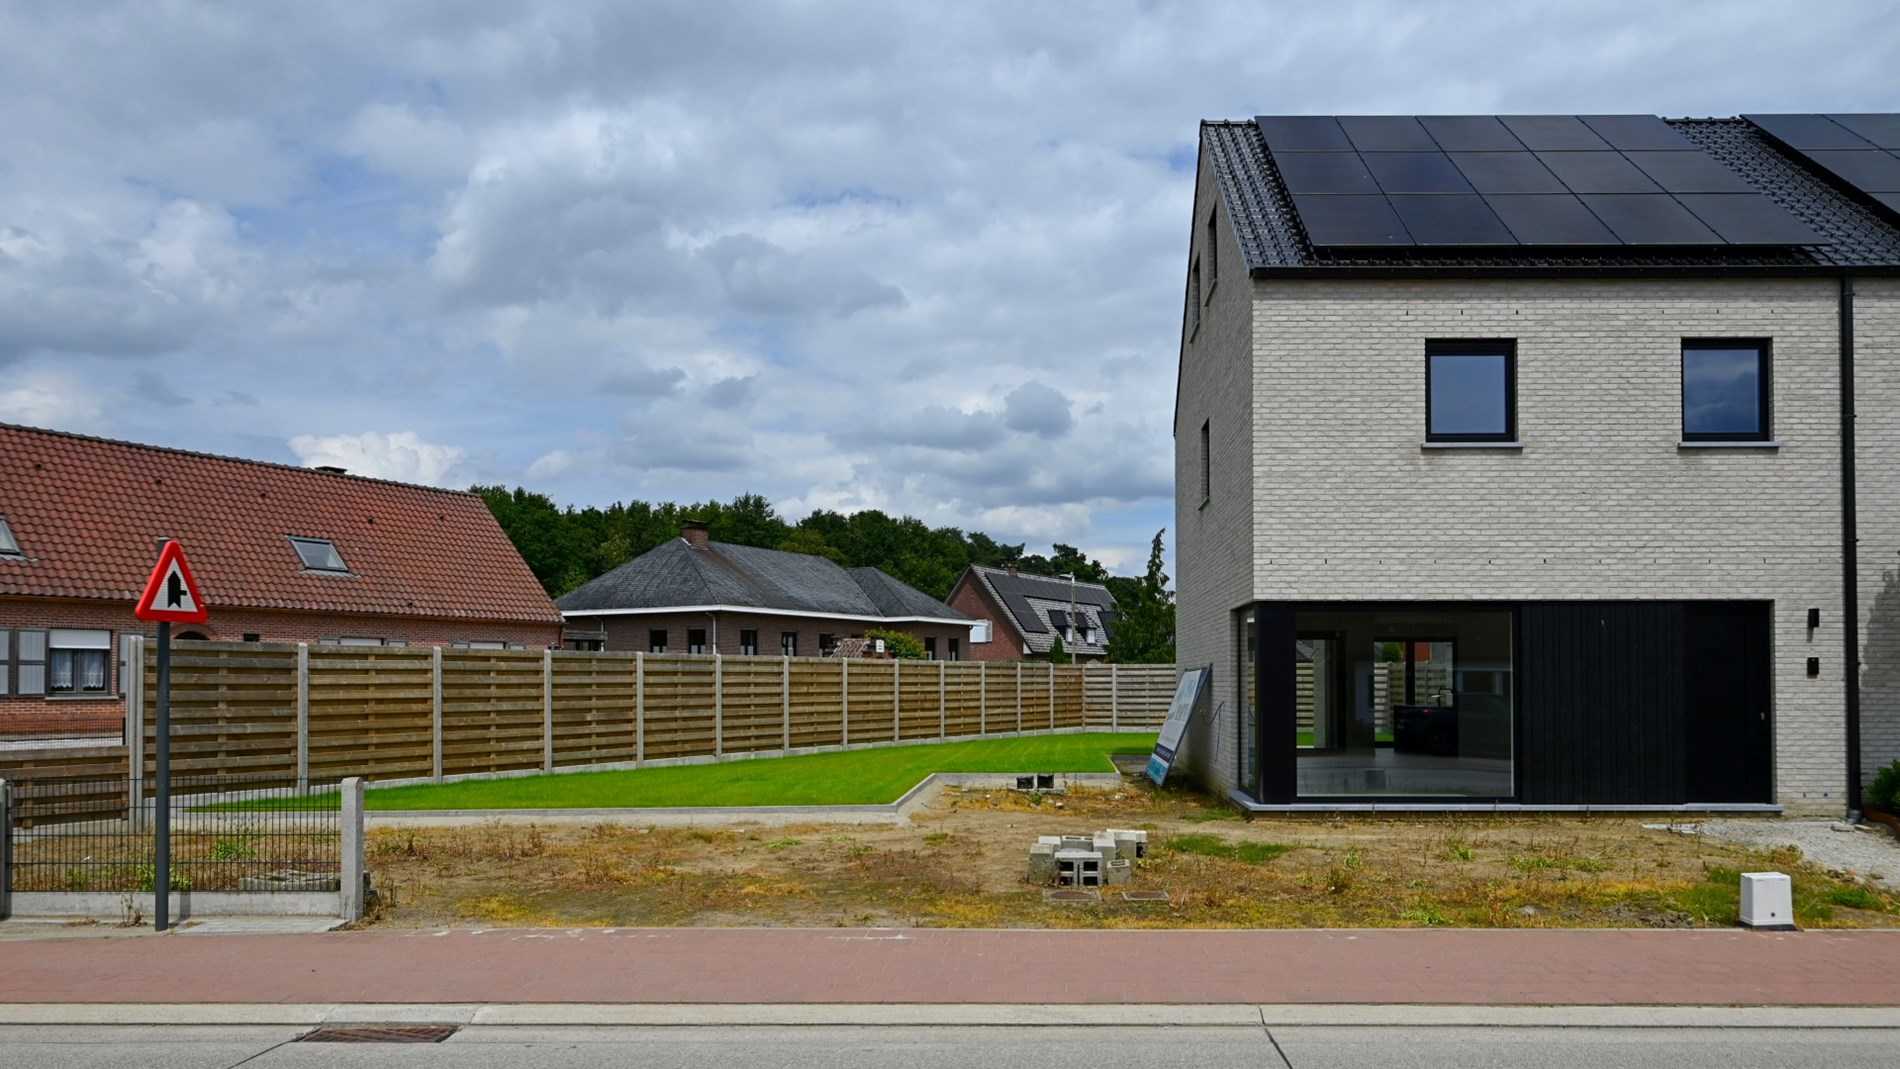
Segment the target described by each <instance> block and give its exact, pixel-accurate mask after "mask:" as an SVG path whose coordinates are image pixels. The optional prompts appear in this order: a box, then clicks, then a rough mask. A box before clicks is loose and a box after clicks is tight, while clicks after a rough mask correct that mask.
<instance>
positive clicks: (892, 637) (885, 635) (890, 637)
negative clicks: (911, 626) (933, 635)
mask: <svg viewBox="0 0 1900 1069" xmlns="http://www.w3.org/2000/svg"><path fill="white" fill-rule="evenodd" d="M864 637H865V638H867V639H871V640H873V641H875V640H877V639H880V638H881V639H883V640H884V651H885V652H886V653H889V654H890V655H891V656H892V657H895V658H896V659H898V660H900V661H921V660H923V659H924V643H923V640H922V639H920V638H918V637H917V636H916V635H913V634H909V633H907V632H904V631H887V630H885V629H884V628H881V627H873V628H869V629H867V630H866V631H865V632H864Z"/></svg>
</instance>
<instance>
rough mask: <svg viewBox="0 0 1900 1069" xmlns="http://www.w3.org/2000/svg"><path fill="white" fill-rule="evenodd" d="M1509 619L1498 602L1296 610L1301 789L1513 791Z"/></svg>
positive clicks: (1309, 792) (1347, 792)
mask: <svg viewBox="0 0 1900 1069" xmlns="http://www.w3.org/2000/svg"><path fill="white" fill-rule="evenodd" d="M1512 623H1513V619H1512V614H1511V613H1510V612H1509V611H1502V610H1460V609H1445V610H1436V609H1427V608H1420V609H1403V610H1369V611H1368V610H1345V609H1341V610H1331V609H1328V610H1318V611H1307V612H1298V613H1296V614H1295V615H1294V627H1295V630H1296V633H1297V635H1298V638H1297V639H1296V641H1295V642H1294V648H1293V649H1292V650H1291V651H1289V652H1290V654H1291V655H1292V656H1293V658H1294V663H1295V676H1294V679H1295V684H1294V694H1293V695H1291V696H1290V697H1291V698H1292V700H1293V703H1294V724H1295V732H1296V736H1295V738H1294V739H1293V740H1290V741H1292V743H1293V744H1294V745H1295V746H1296V747H1297V754H1298V757H1297V767H1298V773H1299V788H1298V794H1299V795H1300V796H1301V797H1316V798H1324V797H1339V796H1355V795H1390V796H1399V797H1437V796H1461V797H1479V798H1508V797H1511V796H1513V795H1514V793H1515V785H1514V781H1513V765H1512V753H1513V741H1512V740H1513V731H1514V727H1515V720H1514V716H1513V704H1512V695H1513V686H1512V681H1513V677H1514V670H1515V667H1514V662H1513V658H1512V648H1511V636H1512Z"/></svg>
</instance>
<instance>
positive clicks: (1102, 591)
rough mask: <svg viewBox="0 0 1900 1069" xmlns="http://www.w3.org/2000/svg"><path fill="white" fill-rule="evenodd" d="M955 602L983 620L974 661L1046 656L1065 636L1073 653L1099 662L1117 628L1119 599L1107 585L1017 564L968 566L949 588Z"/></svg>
mask: <svg viewBox="0 0 1900 1069" xmlns="http://www.w3.org/2000/svg"><path fill="white" fill-rule="evenodd" d="M950 604H951V606H952V607H954V608H955V609H957V611H959V612H962V613H964V614H965V615H967V616H972V617H975V618H976V619H977V620H978V621H979V623H978V624H977V625H976V627H975V629H974V630H973V631H972V632H971V639H970V659H971V660H979V661H1022V660H1047V659H1048V657H1049V650H1050V648H1051V647H1053V646H1054V645H1055V641H1056V636H1057V635H1061V636H1062V648H1063V650H1064V651H1065V652H1067V653H1068V654H1069V656H1071V657H1073V658H1075V659H1076V660H1077V661H1078V662H1080V661H1099V660H1102V659H1103V658H1104V657H1106V656H1107V655H1108V640H1109V637H1110V635H1111V632H1112V630H1113V628H1114V626H1115V599H1114V597H1113V596H1112V595H1110V594H1109V592H1108V588H1107V587H1105V586H1103V585H1101V584H1100V583H1077V582H1073V581H1071V580H1069V579H1067V578H1051V577H1048V576H1041V575H1023V574H1021V573H1019V572H1018V571H1017V570H1016V566H1015V565H1013V564H1012V565H1010V566H1009V567H1007V568H989V567H985V566H983V565H980V564H972V565H970V566H969V567H968V568H965V569H964V570H963V574H962V575H961V576H959V577H958V578H957V585H956V586H954V587H951V588H950Z"/></svg>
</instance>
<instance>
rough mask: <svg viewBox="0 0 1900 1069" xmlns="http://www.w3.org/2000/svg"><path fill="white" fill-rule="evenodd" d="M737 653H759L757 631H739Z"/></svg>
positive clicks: (751, 654) (744, 654) (748, 655)
mask: <svg viewBox="0 0 1900 1069" xmlns="http://www.w3.org/2000/svg"><path fill="white" fill-rule="evenodd" d="M739 653H740V655H741V656H744V657H757V656H758V655H759V633H758V632H757V631H740V632H739Z"/></svg>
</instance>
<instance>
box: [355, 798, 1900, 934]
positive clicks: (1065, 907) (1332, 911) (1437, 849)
mask: <svg viewBox="0 0 1900 1069" xmlns="http://www.w3.org/2000/svg"><path fill="white" fill-rule="evenodd" d="M1104 827H1134V828H1144V829H1146V830H1147V831H1148V832H1149V841H1150V843H1151V844H1152V849H1151V854H1150V857H1149V858H1148V860H1147V861H1146V862H1145V863H1143V865H1142V866H1141V867H1140V869H1139V870H1138V872H1137V874H1136V877H1135V882H1134V884H1133V889H1137V890H1144V891H1162V892H1165V893H1166V895H1167V899H1166V901H1156V902H1125V901H1122V900H1121V899H1120V897H1119V896H1118V895H1116V894H1114V893H1113V892H1112V891H1111V892H1109V893H1107V894H1105V895H1104V896H1103V901H1101V902H1099V903H1088V904H1070V903H1049V902H1044V901H1043V900H1042V889H1041V888H1039V887H1036V886H1032V885H1030V884H1028V883H1025V882H1024V880H1023V874H1024V871H1025V869H1026V867H1027V854H1028V848H1029V845H1030V844H1031V843H1033V842H1034V841H1035V838H1036V836H1038V835H1056V834H1084V833H1087V832H1092V831H1095V830H1099V829H1101V828H1104ZM371 850H372V854H371V868H372V870H373V871H374V873H375V875H376V880H377V883H378V885H379V886H381V887H382V888H384V889H385V891H386V892H387V893H386V898H385V903H386V905H385V908H384V910H383V912H382V914H381V916H380V917H379V918H378V920H377V923H379V924H383V925H389V926H400V927H436V926H441V925H448V924H483V925H497V926H503V925H574V926H583V925H609V926H627V927H632V926H671V925H710V926H798V927H815V926H833V925H841V926H873V925H878V926H911V927H979V928H1010V927H1025V928H1176V927H1181V928H1187V927H1195V928H1200V927H1264V928H1292V927H1431V926H1440V925H1448V926H1455V927H1500V928H1520V927H1600V926H1608V927H1722V926H1727V925H1732V924H1734V923H1735V919H1736V911H1737V905H1738V903H1737V885H1738V878H1739V873H1740V872H1742V871H1748V870H1753V869H1758V868H1778V869H1780V870H1781V871H1784V872H1789V873H1791V874H1793V875H1794V877H1795V889H1796V901H1795V913H1796V919H1797V921H1798V922H1799V923H1800V924H1802V925H1803V926H1804V927H1894V926H1900V901H1896V900H1895V897H1894V896H1892V895H1889V894H1887V893H1885V892H1882V891H1880V890H1878V889H1875V888H1872V887H1868V886H1864V885H1862V884H1859V883H1857V882H1855V881H1853V880H1852V879H1850V878H1846V877H1844V876H1841V875H1839V874H1830V873H1827V872H1824V871H1822V870H1820V869H1817V868H1815V867H1814V866H1811V865H1808V864H1807V863H1805V862H1803V861H1802V860H1801V859H1800V857H1799V855H1798V853H1791V852H1787V851H1782V852H1775V853H1768V854H1761V853H1755V852H1751V851H1749V850H1746V849H1745V848H1742V847H1739V846H1735V845H1731V844H1726V843H1721V842H1715V841H1710V840H1704V839H1700V838H1697V837H1693V836H1681V835H1673V834H1668V833H1664V832H1656V831H1648V830H1645V829H1643V828H1642V827H1641V825H1640V822H1639V821H1637V820H1634V819H1624V818H1616V817H1589V818H1580V817H1571V816H1554V815H1553V816H1513V817H1509V818H1501V817H1500V818H1492V817H1465V816H1444V817H1439V816H1410V815H1407V816H1363V815H1325V816H1287V817H1277V816H1276V817H1271V818H1264V817H1263V818H1258V819H1253V820H1244V819H1241V818H1240V816H1239V814H1237V813H1235V812H1234V811H1232V810H1230V809H1227V808H1225V807H1221V806H1217V805H1214V804H1212V803H1211V802H1210V801H1209V800H1208V799H1206V798H1204V797H1202V796H1199V795H1195V794H1190V793H1186V792H1180V791H1165V790H1163V791H1157V790H1151V789H1148V788H1147V787H1146V786H1145V785H1144V784H1141V783H1138V782H1135V781H1131V782H1130V783H1129V785H1128V786H1126V787H1124V788H1123V789H1121V790H1111V791H1095V790H1073V791H1070V792H1068V793H1067V794H1062V795H1058V794H1046V795H1040V796H1038V795H1030V794H1022V793H1018V792H1014V791H979V790H969V791H962V792H957V791H950V792H946V793H945V795H944V796H943V797H942V798H941V799H940V800H939V801H938V802H937V803H936V804H935V805H934V806H932V807H930V808H929V809H927V810H926V811H924V812H923V813H921V814H920V815H919V816H918V818H917V819H916V820H915V821H914V822H913V823H911V824H910V825H907V826H825V825H807V826H799V827H756V826H739V827H731V828H641V827H636V826H624V825H615V824H602V825H597V826H593V827H571V826H559V827H548V826H541V827H533V826H520V825H500V824H491V825H485V826H480V827H465V828H449V829H416V830H408V829H403V830H388V831H377V832H374V833H373V834H372V837H371Z"/></svg>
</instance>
